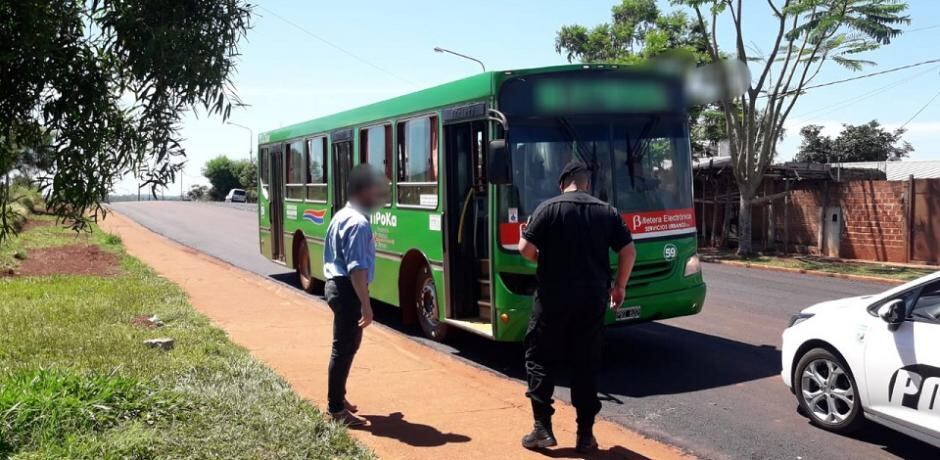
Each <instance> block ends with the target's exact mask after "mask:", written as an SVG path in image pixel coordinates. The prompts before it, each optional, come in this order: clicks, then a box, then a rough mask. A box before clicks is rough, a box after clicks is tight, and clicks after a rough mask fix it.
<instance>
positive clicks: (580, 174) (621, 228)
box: [519, 161, 636, 453]
mask: <svg viewBox="0 0 940 460" xmlns="http://www.w3.org/2000/svg"><path fill="white" fill-rule="evenodd" d="M559 186H560V188H561V191H562V194H561V195H559V196H556V197H554V198H552V199H549V200H546V201H545V202H543V203H542V204H541V205H539V207H538V208H537V209H536V210H535V212H534V213H533V214H532V216H531V217H530V219H529V222H528V224H527V225H526V226H525V227H524V230H523V232H522V239H521V241H520V242H519V251H520V252H521V253H522V255H523V257H525V258H527V259H529V260H531V261H534V262H538V270H537V278H538V289H537V291H536V294H535V302H534V305H533V307H532V318H531V320H530V321H529V329H528V332H527V333H526V337H525V347H526V352H525V360H526V363H525V365H526V377H527V379H528V383H529V391H527V392H526V396H528V397H529V399H530V400H531V401H532V411H533V415H534V416H535V427H534V429H533V430H532V432H531V433H529V434H528V435H526V436H525V437H524V438H522V445H523V446H524V447H526V448H528V449H536V448H545V447H551V446H554V445H557V442H556V440H555V436H554V434H553V433H552V414H553V413H554V412H555V410H554V409H553V408H552V393H553V392H554V390H555V375H556V373H557V372H558V367H559V366H558V365H559V363H560V362H561V361H563V360H564V358H566V357H567V358H569V359H570V360H571V367H572V373H571V402H572V403H573V404H574V407H575V409H576V411H577V414H578V420H577V422H578V438H577V444H576V450H577V451H578V452H581V453H587V452H590V451H593V450H594V449H596V448H597V441H596V440H595V439H594V434H593V427H594V418H595V416H597V413H598V412H600V409H601V403H600V400H598V398H597V388H596V383H595V375H594V374H595V372H596V369H597V364H598V360H599V355H600V351H601V350H600V349H601V340H602V333H603V327H604V315H605V312H606V307H607V306H608V305H609V306H610V308H611V309H617V308H619V307H620V304H621V303H622V302H623V297H624V289H625V287H626V285H627V280H628V279H629V278H630V271H631V270H632V268H633V262H634V260H635V259H636V249H635V248H634V245H633V238H632V237H631V235H630V231H629V230H627V227H626V226H625V225H624V223H623V219H622V218H621V217H620V213H619V212H618V211H617V210H616V209H614V207H612V206H610V205H609V204H607V203H604V202H603V201H601V200H598V199H597V198H594V197H593V196H591V194H590V190H591V171H590V170H589V169H588V167H587V166H585V165H584V163H581V162H578V161H572V162H571V163H568V165H566V166H565V168H564V169H563V170H562V173H561V176H560V177H559ZM610 250H613V251H614V252H616V253H617V254H618V256H619V261H618V264H617V274H616V277H615V278H614V282H613V285H611V270H610V254H609V251H610Z"/></svg>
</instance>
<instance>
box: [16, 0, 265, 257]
mask: <svg viewBox="0 0 940 460" xmlns="http://www.w3.org/2000/svg"><path fill="white" fill-rule="evenodd" d="M250 15H251V6H250V5H248V4H247V3H246V1H245V0H200V1H187V2H180V1H172V0H120V1H118V0H92V1H49V0H18V1H5V2H0V49H2V50H3V52H2V53H0V84H2V86H3V91H2V92H0V177H2V178H4V179H3V181H4V182H3V187H0V211H2V210H3V209H5V207H6V206H8V205H9V203H10V195H9V193H5V192H3V190H7V189H8V188H9V187H8V185H9V180H10V174H11V171H12V170H13V169H14V168H17V166H18V165H21V164H24V163H29V159H25V160H24V158H23V157H24V155H26V154H27V153H28V152H36V151H37V149H39V148H41V147H44V146H48V149H47V150H44V151H43V152H42V153H43V155H41V157H40V159H41V160H42V161H37V162H34V163H35V168H36V169H38V172H37V174H36V180H37V182H38V186H39V187H41V188H42V190H43V192H44V195H45V200H46V204H47V206H48V209H49V210H51V211H53V212H55V213H57V214H58V215H59V216H61V217H63V218H68V219H71V220H72V222H74V224H73V225H74V226H75V227H76V228H84V227H85V226H86V224H87V217H86V216H88V215H89V211H91V214H92V215H93V216H97V215H98V212H103V211H104V210H103V209H102V208H101V206H100V203H101V201H102V200H104V199H105V197H106V196H107V193H108V191H109V190H110V189H111V188H112V187H113V185H114V183H115V182H116V181H118V180H120V179H121V178H122V177H123V176H124V175H126V174H134V175H136V176H137V177H138V178H140V180H141V182H142V183H143V184H144V185H145V186H149V187H150V188H151V192H152V193H155V192H156V189H157V188H158V187H161V186H165V185H166V184H167V183H169V182H171V181H173V180H174V178H175V175H176V174H177V172H178V171H179V168H180V164H181V163H182V161H183V157H184V156H185V151H184V149H183V147H182V146H181V145H180V142H181V139H180V137H179V133H178V129H179V124H180V121H181V118H182V116H183V114H184V113H186V112H187V111H189V110H194V109H201V110H203V111H205V112H206V113H207V114H209V115H221V116H222V118H223V119H224V118H227V117H228V115H229V113H230V110H231V107H232V106H233V105H237V104H239V101H238V98H237V96H236V95H235V94H234V92H233V88H232V83H231V80H230V77H231V75H232V74H233V72H234V68H235V59H236V57H237V56H238V43H239V42H240V41H241V39H242V38H243V37H244V36H245V34H246V32H247V30H248V28H249V18H250ZM4 214H5V213H4V212H0V216H2V215H4ZM4 228H7V223H6V221H2V220H0V239H2V235H4V234H5V233H4V231H2V230H3V229H4Z"/></svg>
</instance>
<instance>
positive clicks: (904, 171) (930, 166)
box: [833, 160, 940, 180]
mask: <svg viewBox="0 0 940 460" xmlns="http://www.w3.org/2000/svg"><path fill="white" fill-rule="evenodd" d="M833 166H840V167H843V168H858V169H877V170H879V171H884V173H885V176H886V178H887V180H907V178H909V177H910V176H914V179H938V178H940V160H933V161H854V162H847V163H834V164H833Z"/></svg>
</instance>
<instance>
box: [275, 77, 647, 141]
mask: <svg viewBox="0 0 940 460" xmlns="http://www.w3.org/2000/svg"><path fill="white" fill-rule="evenodd" d="M596 69H616V70H620V71H627V72H649V71H650V68H649V67H645V66H628V65H620V64H590V65H588V64H571V65H559V66H550V67H538V68H529V69H517V70H497V71H489V72H482V73H479V74H476V75H472V76H469V77H466V78H462V79H460V80H455V81H452V82H448V83H444V84H441V85H437V86H433V87H430V88H426V89H423V90H420V91H416V92H413V93H408V94H405V95H402V96H398V97H394V98H391V99H386V100H384V101H380V102H375V103H372V104H368V105H364V106H361V107H357V108H354V109H349V110H345V111H342V112H338V113H335V114H332V115H327V116H324V117H320V118H314V119H312V120H307V121H303V122H300V123H295V124H292V125H289V126H285V127H283V128H278V129H274V130H270V131H264V132H261V133H260V134H259V135H258V141H259V143H261V144H266V143H269V142H281V141H286V140H288V139H293V138H296V137H301V136H309V135H311V134H319V133H326V132H329V131H332V130H335V129H341V128H348V127H353V126H356V125H363V124H367V123H372V122H377V121H382V120H387V119H391V118H396V117H401V116H406V115H409V114H419V113H422V112H427V111H431V110H433V109H437V108H441V107H445V106H450V105H455V104H460V103H461V102H472V101H479V100H481V99H487V98H491V97H493V96H494V95H495V92H496V87H497V85H498V84H499V83H500V82H501V81H502V80H504V79H507V78H511V77H516V76H519V75H530V74H538V73H552V72H570V71H577V70H596Z"/></svg>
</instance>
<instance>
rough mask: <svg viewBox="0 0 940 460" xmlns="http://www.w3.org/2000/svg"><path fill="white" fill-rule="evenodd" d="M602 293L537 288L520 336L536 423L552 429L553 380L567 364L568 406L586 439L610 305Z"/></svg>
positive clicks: (595, 409)
mask: <svg viewBox="0 0 940 460" xmlns="http://www.w3.org/2000/svg"><path fill="white" fill-rule="evenodd" d="M609 295H610V293H609V291H608V290H607V289H606V288H600V287H599V288H580V289H568V290H564V291H562V290H560V289H559V290H557V292H556V290H555V289H552V290H546V289H543V288H539V290H538V292H536V294H535V302H534V304H533V306H532V317H531V319H530V320H529V329H528V331H527V332H526V336H525V349H526V351H525V367H526V378H527V380H528V384H529V389H528V391H527V392H526V396H528V397H529V399H530V400H531V402H532V412H533V415H534V416H535V420H536V421H538V422H541V423H543V424H545V425H546V426H549V427H550V426H551V419H552V414H554V413H555V409H554V408H552V402H553V400H552V394H553V393H554V391H555V378H556V376H557V375H558V373H559V372H560V371H561V370H562V368H563V367H564V366H563V365H564V364H565V363H566V362H567V363H568V364H569V367H570V370H571V403H572V404H573V405H574V407H575V410H576V411H577V415H578V420H577V422H578V433H579V434H591V432H592V428H593V426H594V418H595V417H596V416H597V413H598V412H600V410H601V403H600V400H599V399H598V397H597V383H596V377H595V373H596V372H597V369H598V366H599V361H600V354H601V347H602V343H603V342H602V340H603V331H604V314H605V312H606V308H607V305H608V302H609V298H610V297H609Z"/></svg>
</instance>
